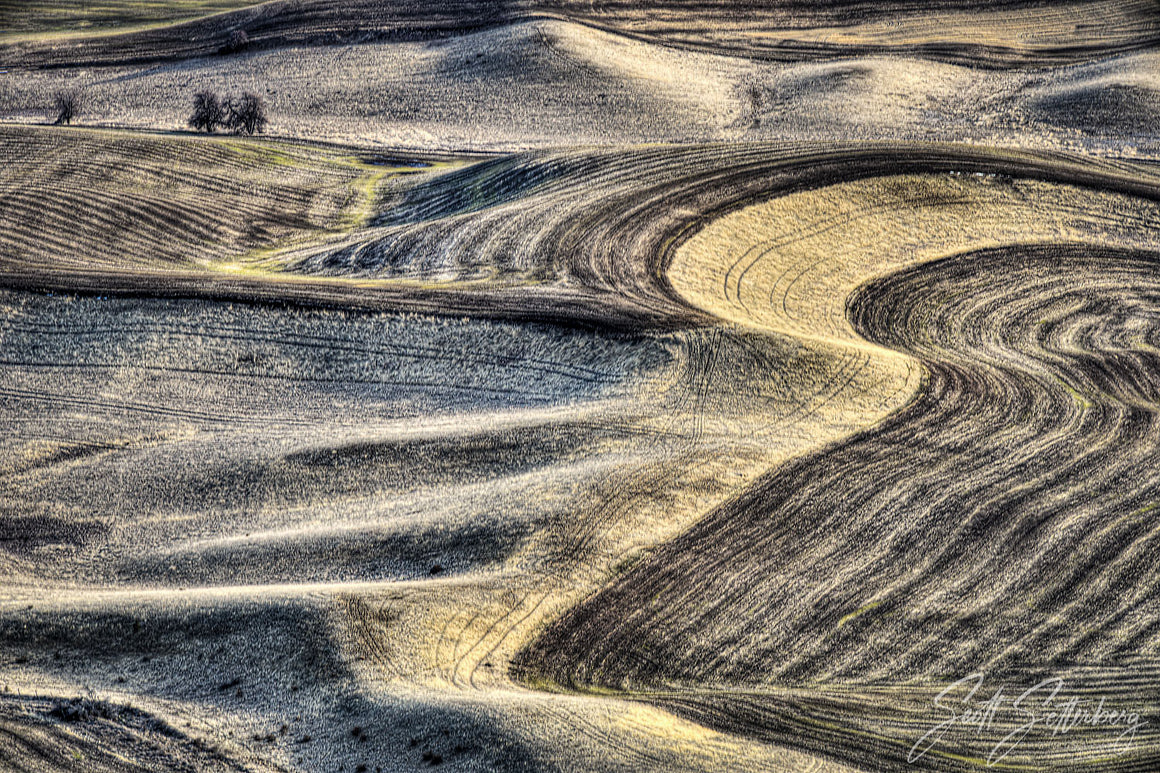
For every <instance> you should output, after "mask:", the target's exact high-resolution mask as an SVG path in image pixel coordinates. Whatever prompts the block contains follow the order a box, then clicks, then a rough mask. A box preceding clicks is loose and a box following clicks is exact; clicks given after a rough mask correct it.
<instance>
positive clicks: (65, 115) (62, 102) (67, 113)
mask: <svg viewBox="0 0 1160 773" xmlns="http://www.w3.org/2000/svg"><path fill="white" fill-rule="evenodd" d="M53 109H54V110H55V111H56V121H55V122H54V123H55V124H56V125H58V126H59V125H61V124H64V125H65V126H68V125H69V124H70V123H72V120H73V119H74V118H76V117H77V115H79V114H80V111H81V93H80V91H78V90H77V89H66V90H64V91H58V92H56V96H55V97H54V98H53Z"/></svg>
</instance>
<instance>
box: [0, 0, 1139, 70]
mask: <svg viewBox="0 0 1160 773" xmlns="http://www.w3.org/2000/svg"><path fill="white" fill-rule="evenodd" d="M545 16H547V17H553V18H559V19H564V20H569V21H576V22H580V23H583V24H587V25H592V26H595V27H599V28H602V29H606V30H609V31H613V32H617V33H623V34H627V35H632V36H635V37H641V38H645V39H648V40H653V41H656V42H660V43H664V44H666V45H678V46H685V47H694V48H702V47H703V48H712V49H714V50H718V51H721V50H727V51H731V52H733V53H737V54H744V55H747V56H756V57H762V58H778V59H801V58H815V57H819V56H820V57H831V56H835V55H839V56H841V55H849V54H852V53H859V52H862V53H865V52H886V51H893V52H903V53H913V54H916V55H919V56H923V57H930V58H936V59H943V60H959V61H971V62H973V63H975V64H980V65H985V66H1010V65H1016V64H1025V63H1058V62H1063V61H1071V60H1075V59H1083V58H1091V57H1093V56H1098V55H1101V54H1105V55H1106V54H1108V53H1112V52H1117V51H1124V50H1130V49H1133V48H1139V47H1141V46H1144V45H1148V44H1150V43H1153V42H1155V41H1156V39H1157V35H1158V34H1160V29H1158V27H1157V23H1158V20H1160V10H1157V8H1156V7H1155V3H1152V2H1150V1H1149V0H1129V1H1128V2H1113V1H1112V0H1086V1H1085V0H1073V1H1072V2H1066V3H1044V2H1034V1H1028V0H1014V1H1013V2H1002V3H996V2H938V3H930V4H917V3H910V2H880V3H868V2H833V3H805V2H798V1H797V0H779V1H777V2H760V1H759V0H746V1H745V2H740V3H724V4H723V3H716V4H714V3H700V2H681V1H679V0H664V1H660V2H646V3H609V4H604V3H601V4H593V3H587V2H580V1H579V0H541V1H537V0H504V1H503V2H498V3H490V2H486V3H485V2H480V1H479V0H442V1H441V2H439V3H435V4H431V3H416V2H400V3H396V2H391V3H385V2H383V0H353V1H351V2H348V1H346V0H343V1H342V2H340V1H339V0H301V1H300V2H274V3H267V4H264V5H262V6H259V7H258V8H253V9H243V10H240V11H236V12H234V13H230V14H221V15H217V16H213V17H209V18H206V19H203V20H198V21H193V22H188V23H184V24H177V25H173V26H171V27H167V28H159V29H150V30H144V31H140V32H135V33H130V34H126V35H121V36H117V37H114V38H107V39H92V38H90V39H84V38H78V39H76V40H73V41H69V42H68V43H53V44H52V45H49V44H48V43H43V42H35V41H33V42H26V43H19V44H16V45H15V46H13V47H12V48H10V49H9V51H8V57H9V59H10V60H11V61H12V63H14V64H19V65H22V66H43V65H60V64H63V63H68V62H74V63H81V64H98V63H99V64H113V63H117V62H126V61H150V60H154V61H155V60H161V59H173V58H187V57H191V56H205V55H209V54H214V53H215V52H216V51H217V50H218V49H219V48H221V47H222V46H223V45H225V44H226V42H227V41H228V40H229V35H230V33H231V32H232V31H234V30H237V29H242V30H245V31H246V32H247V35H248V37H249V38H250V39H251V40H252V41H253V45H255V46H258V47H269V46H282V45H288V44H300V43H306V44H311V45H318V44H323V45H325V44H332V43H338V42H344V43H349V42H355V41H366V40H371V39H383V38H389V39H415V38H435V37H444V36H447V35H456V34H462V33H464V32H469V31H472V30H478V29H482V28H489V27H495V26H499V25H504V24H510V23H512V22H517V21H524V20H527V19H531V18H539V17H545Z"/></svg>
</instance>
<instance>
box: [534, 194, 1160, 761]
mask: <svg viewBox="0 0 1160 773" xmlns="http://www.w3.org/2000/svg"><path fill="white" fill-rule="evenodd" d="M1158 214H1160V213H1158V211H1157V205H1156V203H1155V202H1154V201H1152V200H1141V199H1136V198H1133V197H1125V196H1123V195H1121V194H1115V193H1112V192H1110V191H1100V190H1098V189H1091V188H1088V189H1083V188H1076V187H1072V186H1061V185H1049V184H1045V183H1037V182H1030V181H1026V180H1019V179H1013V178H1010V177H1005V176H988V175H961V174H949V175H942V176H938V177H886V178H880V179H867V180H862V181H858V182H852V183H845V184H839V185H835V186H832V187H828V188H821V189H818V190H815V191H811V192H805V193H798V194H791V195H788V196H785V197H783V198H779V199H775V200H772V201H770V202H768V203H765V204H761V205H757V206H754V207H750V208H746V209H742V210H739V211H738V212H735V213H733V214H730V215H727V216H725V217H723V218H721V219H718V220H716V221H714V222H713V223H711V224H709V225H708V226H707V227H705V228H704V229H703V230H701V231H700V232H699V233H698V234H697V235H696V236H694V237H693V238H691V239H690V240H689V241H688V242H686V243H685V244H684V245H683V246H682V248H681V249H680V250H679V251H678V253H677V255H676V256H675V257H674V259H673V261H672V263H671V264H670V278H671V281H672V282H673V286H674V288H675V289H676V290H677V291H678V292H681V293H682V294H683V295H684V296H685V297H686V298H688V299H690V300H692V301H693V302H694V303H696V304H697V305H699V306H701V307H702V308H706V309H709V310H712V311H713V312H714V313H715V314H716V315H718V316H722V317H726V318H729V319H735V320H737V321H739V322H744V323H745V324H750V325H755V326H759V327H761V328H766V329H771V330H776V331H779V332H782V333H791V334H793V335H798V336H803V337H808V338H815V337H816V338H820V339H822V340H827V341H833V342H836V343H839V342H840V343H841V345H843V346H849V347H853V348H855V349H857V350H859V351H868V352H870V353H871V354H872V356H873V357H874V358H876V359H879V360H883V361H890V359H891V358H894V357H897V356H899V354H901V355H905V361H907V362H910V363H913V364H914V365H915V366H918V365H919V363H921V367H922V370H923V371H924V372H925V373H926V377H925V382H924V384H923V387H922V388H921V389H920V390H919V393H918V396H917V397H916V398H915V400H914V402H912V403H911V404H910V405H908V406H907V407H906V408H905V409H904V410H903V411H901V412H900V413H898V414H896V415H895V416H893V417H891V418H890V419H888V420H886V421H885V422H883V423H882V424H880V425H878V426H877V427H875V428H874V429H873V430H870V431H867V432H863V433H860V434H857V435H855V436H854V437H853V438H852V439H850V440H848V441H845V442H842V443H839V444H836V445H835V446H833V447H831V448H829V449H827V450H826V451H824V452H822V453H819V454H815V455H809V456H805V457H803V458H801V459H799V460H796V461H794V462H793V463H791V464H788V465H785V466H784V467H780V468H777V469H774V470H773V471H771V473H770V475H769V476H768V477H767V478H766V479H765V480H764V481H762V482H761V483H760V484H759V485H757V486H755V487H754V488H753V489H751V490H750V491H748V492H746V493H745V494H744V495H742V496H741V497H739V498H737V499H736V500H734V501H731V502H729V503H727V504H726V505H725V506H724V507H722V508H719V509H718V510H717V511H715V512H713V513H712V514H710V515H709V517H708V518H707V519H706V520H704V521H702V522H700V523H699V524H698V525H697V526H696V527H695V528H694V529H692V530H691V531H690V532H688V533H687V534H685V535H683V536H682V537H680V538H678V539H677V540H674V541H673V542H670V543H668V544H666V545H665V546H664V547H662V548H661V549H660V550H658V551H657V553H656V554H654V555H653V556H652V557H650V559H649V560H648V561H647V562H645V563H643V564H642V565H641V566H639V567H637V568H635V569H634V570H633V571H632V572H630V573H629V574H627V575H626V576H624V577H623V578H621V579H620V580H618V581H617V582H616V583H614V585H613V586H612V587H611V588H610V589H608V590H606V591H604V592H602V593H601V594H599V595H597V596H596V597H595V598H593V599H591V600H589V601H587V602H585V604H583V605H581V606H580V607H579V608H578V609H576V610H574V611H572V612H571V613H569V614H568V615H566V616H565V617H564V618H563V619H562V620H561V621H559V622H558V623H556V624H555V625H553V626H552V627H550V628H549V629H548V631H547V632H546V634H545V635H544V636H543V638H541V639H540V640H539V641H538V642H537V643H536V644H535V645H533V646H532V647H531V648H529V649H528V650H527V651H525V652H524V653H523V655H522V656H521V658H520V659H518V661H517V663H518V667H519V669H520V670H521V671H523V672H525V673H529V674H532V675H533V677H532V678H534V679H544V678H549V679H551V680H553V681H555V682H556V683H558V684H560V685H565V686H568V687H572V688H576V689H580V690H584V689H601V690H607V689H613V690H618V691H623V694H625V695H636V696H639V697H641V698H642V699H648V700H651V701H654V702H656V703H657V704H659V705H662V706H666V707H669V708H670V709H673V710H675V711H677V712H678V713H680V714H682V715H684V716H688V717H690V718H695V719H697V720H698V721H703V722H706V723H708V724H710V725H711V726H714V727H719V728H728V729H730V730H733V731H736V732H741V733H745V734H748V735H751V736H753V737H757V738H764V739H767V740H771V741H776V742H781V743H790V744H792V745H795V746H798V747H799V748H805V749H811V750H813V751H817V752H823V753H826V754H828V755H831V756H834V757H837V758H840V759H844V760H847V761H850V762H852V763H854V764H860V765H866V766H872V767H875V768H877V769H903V768H905V767H906V764H907V763H906V760H907V757H908V754H909V753H910V750H911V747H912V746H913V745H914V744H915V742H916V741H917V740H918V739H919V738H920V737H921V736H922V734H923V733H924V732H925V731H926V730H928V729H930V727H931V726H932V723H934V722H937V721H938V720H939V719H941V718H945V715H944V714H940V713H939V712H934V713H933V714H932V713H931V710H930V707H931V705H932V703H931V701H932V700H933V698H934V696H935V695H936V694H937V693H938V691H939V690H940V689H941V688H942V687H944V686H945V685H946V684H948V683H949V682H952V681H954V680H956V679H959V678H963V677H965V676H967V675H969V674H971V673H974V672H983V673H985V674H987V675H992V676H993V677H994V679H995V680H999V681H1003V682H1007V683H1010V682H1014V683H1015V684H1016V685H1023V687H1022V688H1021V689H1026V688H1027V687H1030V686H1032V685H1033V684H1035V683H1036V682H1037V681H1039V679H1041V678H1043V677H1045V676H1054V675H1058V676H1061V677H1064V678H1066V679H1068V680H1070V689H1072V690H1073V691H1079V692H1080V693H1081V694H1088V695H1090V694H1091V692H1092V691H1096V690H1103V691H1104V693H1103V694H1106V695H1107V696H1108V701H1109V702H1115V703H1117V704H1119V705H1122V706H1124V707H1125V708H1127V709H1129V710H1133V709H1134V710H1139V709H1140V707H1142V706H1144V705H1146V704H1147V703H1148V701H1149V700H1154V699H1155V697H1156V695H1155V693H1154V691H1149V690H1144V692H1140V691H1141V690H1142V689H1143V688H1142V687H1141V685H1142V684H1145V683H1148V682H1149V680H1152V679H1153V678H1154V674H1155V672H1156V666H1155V660H1156V657H1157V655H1158V654H1160V643H1158V642H1157V640H1156V636H1155V626H1154V625H1153V624H1152V623H1150V622H1149V619H1150V618H1149V614H1150V610H1151V609H1152V608H1153V607H1154V605H1155V603H1156V600H1155V598H1156V594H1157V592H1158V591H1157V590H1156V589H1155V588H1154V587H1153V586H1152V585H1151V578H1153V577H1155V576H1156V567H1155V566H1154V565H1153V562H1152V558H1151V557H1150V555H1151V554H1150V553H1149V552H1148V551H1143V550H1141V547H1140V546H1141V545H1142V544H1145V543H1146V542H1148V541H1150V540H1152V539H1155V535H1156V529H1155V519H1154V518H1152V517H1151V513H1152V512H1153V510H1154V507H1153V504H1152V503H1153V500H1154V499H1155V497H1156V495H1157V493H1158V492H1156V491H1155V490H1154V487H1153V485H1152V483H1151V481H1152V480H1153V479H1154V478H1155V474H1154V472H1152V471H1150V470H1151V462H1150V461H1149V460H1150V459H1152V458H1153V457H1154V456H1155V451H1156V445H1157V443H1158V442H1160V436H1158V435H1157V433H1156V430H1155V415H1156V414H1155V411H1156V408H1155V403H1156V394H1157V393H1156V386H1155V383H1154V378H1153V371H1154V369H1155V361H1154V360H1155V352H1156V343H1155V340H1156V335H1157V329H1156V326H1155V319H1156V313H1157V308H1158V306H1157V304H1158V303H1160V301H1158V298H1160V296H1158V295H1157V287H1158V286H1160V285H1158V284H1157V282H1158V279H1157V274H1156V265H1157V264H1156V257H1155V256H1156V254H1157V250H1158V247H1160V245H1158V244H1157V242H1156V237H1155V231H1154V229H1153V228H1152V227H1151V224H1152V223H1155V222H1156V219H1157V216H1158ZM871 344H873V345H874V346H871ZM878 347H883V348H882V349H879V348H878ZM1128 588H1131V589H1132V590H1131V591H1127V589H1128ZM992 689H993V688H992ZM1021 689H1020V690H1018V691H1017V693H1018V692H1019V691H1021ZM1069 694H1071V693H1069ZM1017 719H1018V717H1011V716H1009V715H1007V716H1002V715H1001V718H1000V719H999V720H998V723H997V724H996V725H995V726H993V727H992V728H990V729H988V730H987V732H986V733H984V734H983V735H982V736H980V737H972V736H970V735H968V733H967V732H966V731H965V730H964V731H961V732H958V733H956V732H953V731H952V732H949V733H947V734H946V736H945V741H944V742H940V743H939V744H936V745H935V748H934V749H933V750H932V751H931V753H930V754H929V755H927V756H926V757H924V758H923V762H922V763H921V764H923V765H927V766H931V767H933V769H954V770H960V769H975V768H979V769H982V768H983V767H985V765H986V760H985V758H986V755H987V752H988V751H989V750H990V749H991V748H992V747H993V746H994V745H995V744H996V743H997V742H998V741H999V740H1000V739H1001V738H1002V737H1003V736H1004V735H1005V734H1006V733H1008V732H1011V731H1012V730H1013V729H1014V728H1015V727H1016V726H1017V725H1016V724H1013V723H1014V722H1015V720H1017ZM1109 732H1111V731H1109ZM940 740H941V739H940ZM1115 740H1116V733H1115V732H1112V733H1111V735H1108V734H1107V733H1105V734H1104V735H1099V734H1094V733H1093V734H1085V735H1082V736H1080V737H1075V738H1068V739H1064V740H1061V739H1059V738H1055V737H1053V736H1051V735H1050V734H1048V735H1046V736H1034V737H1031V738H1029V739H1028V740H1027V741H1026V742H1025V743H1024V744H1022V745H1021V746H1020V748H1019V749H1017V750H1016V751H1014V752H1012V761H1013V762H1018V764H1020V765H1023V766H1030V767H1031V768H1035V769H1044V770H1049V769H1050V770H1055V769H1067V770H1072V769H1075V770H1080V769H1088V770H1103V769H1124V770H1143V769H1146V768H1147V767H1148V766H1149V765H1150V764H1151V763H1152V761H1154V760H1155V756H1156V754H1157V743H1156V739H1155V736H1154V735H1152V734H1150V733H1141V734H1138V736H1137V743H1136V745H1134V746H1133V747H1132V749H1131V750H1130V752H1129V753H1126V754H1123V755H1122V756H1119V757H1117V758H1116V759H1115V760H1114V761H1113V762H1110V763H1109V762H1108V759H1107V758H1108V754H1109V748H1111V747H1112V746H1113V745H1114V742H1115ZM1065 741H1066V743H1065ZM1061 745H1062V746H1061ZM965 750H970V751H973V752H974V754H968V755H967V756H966V757H964V753H965ZM1105 765H1110V766H1111V767H1103V766H1105Z"/></svg>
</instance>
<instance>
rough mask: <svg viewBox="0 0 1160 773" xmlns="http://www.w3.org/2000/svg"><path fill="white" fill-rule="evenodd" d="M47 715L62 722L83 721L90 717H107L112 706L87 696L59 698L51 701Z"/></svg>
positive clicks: (110, 714) (111, 710) (111, 714)
mask: <svg viewBox="0 0 1160 773" xmlns="http://www.w3.org/2000/svg"><path fill="white" fill-rule="evenodd" d="M48 715H49V716H50V717H55V718H56V719H59V720H61V721H62V722H85V721H87V720H90V719H109V718H110V717H111V716H113V708H112V707H111V706H110V705H109V704H108V703H105V702H104V701H94V700H89V699H87V698H72V699H68V700H65V699H60V700H56V701H54V702H53V704H52V708H50V709H49V710H48Z"/></svg>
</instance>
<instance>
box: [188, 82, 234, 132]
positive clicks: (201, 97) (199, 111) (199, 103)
mask: <svg viewBox="0 0 1160 773" xmlns="http://www.w3.org/2000/svg"><path fill="white" fill-rule="evenodd" d="M225 121H226V109H225V106H224V105H222V101H221V100H220V99H218V95H217V94H215V93H214V92H212V91H199V92H197V93H196V94H194V95H193V115H191V116H190V117H189V125H190V126H191V127H193V129H194V131H204V132H206V133H209V132H212V131H213V130H214V129H216V128H217V127H219V126H221V125H223V124H224V123H225Z"/></svg>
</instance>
